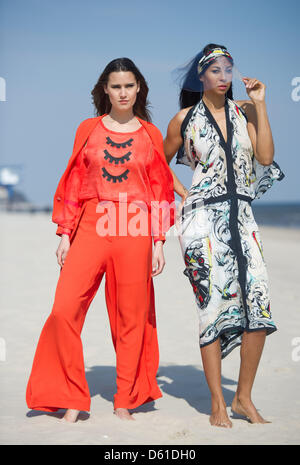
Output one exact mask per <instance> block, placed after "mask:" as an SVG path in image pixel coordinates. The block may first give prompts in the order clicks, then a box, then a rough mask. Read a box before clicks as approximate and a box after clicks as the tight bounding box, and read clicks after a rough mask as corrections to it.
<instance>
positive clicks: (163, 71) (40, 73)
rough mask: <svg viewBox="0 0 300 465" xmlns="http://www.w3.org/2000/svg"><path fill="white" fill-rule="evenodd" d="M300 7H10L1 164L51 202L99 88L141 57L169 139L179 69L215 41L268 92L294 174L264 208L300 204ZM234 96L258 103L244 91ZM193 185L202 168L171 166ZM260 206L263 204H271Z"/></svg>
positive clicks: (93, 0) (73, 0)
mask: <svg viewBox="0 0 300 465" xmlns="http://www.w3.org/2000/svg"><path fill="white" fill-rule="evenodd" d="M299 17H300V2H299V1H298V0H286V1H285V2H282V1H277V0H273V1H270V0H264V1H261V0H260V1H257V0H253V1H251V2H242V1H237V0H232V1H230V0H228V1H227V2H224V1H220V0H215V1H214V2H202V1H201V0H190V1H189V2H183V1H177V0H172V1H169V0H166V1H164V0H160V1H157V0H152V1H151V2H142V1H134V0H133V1H130V0H128V1H120V0H114V1H111V2H108V1H106V2H105V1H102V0H85V1H80V0H1V1H0V77H3V78H4V79H5V81H6V101H0V127H1V137H0V157H1V159H0V163H1V164H5V163H10V164H18V165H22V166H23V168H22V171H21V174H22V182H21V184H20V188H21V189H22V190H23V191H24V193H25V194H26V195H27V196H28V198H29V200H31V201H32V202H34V203H36V204H38V205H45V204H48V205H49V204H50V205H51V204H52V199H53V195H54V192H55V189H56V186H57V183H58V181H59V179H60V176H61V175H62V173H63V171H64V169H65V167H66V164H67V161H68V158H69V157H70V155H71V152H72V147H73V140H74V135H75V130H76V128H77V126H78V124H79V123H80V122H81V121H82V120H83V119H85V118H88V117H91V116H94V108H93V105H92V102H91V94H90V92H91V90H92V88H93V87H94V84H95V83H96V81H97V79H98V76H99V75H100V73H101V72H102V70H103V68H104V67H105V65H106V64H107V63H108V62H109V61H111V60H112V59H114V58H117V57H121V56H127V57H129V58H131V59H132V60H133V61H134V62H135V63H136V65H137V66H138V67H139V68H140V70H141V71H142V73H143V74H144V76H145V78H146V80H147V82H148V84H149V87H150V93H149V100H150V102H151V105H152V107H151V110H152V115H153V122H154V123H155V124H156V125H157V126H158V127H159V128H160V130H161V131H162V133H163V135H164V136H165V133H166V129H167V125H168V122H169V120H170V119H171V118H172V116H173V115H174V114H175V113H176V112H177V111H178V87H177V85H176V83H174V81H173V78H172V73H171V72H172V70H173V69H174V68H176V67H178V66H180V65H182V64H184V63H186V62H187V61H188V60H189V59H190V58H192V57H193V56H194V55H195V54H196V53H197V52H198V51H200V50H201V49H202V48H203V46H205V45H206V44H207V43H209V42H215V43H220V44H223V45H226V46H227V47H228V49H229V51H230V52H231V54H232V55H233V57H234V59H235V63H236V65H237V67H238V69H239V70H240V71H241V73H242V74H243V75H246V76H251V77H256V78H258V79H260V80H261V81H263V82H264V83H265V84H266V85H267V99H266V100H267V108H268V111H269V118H270V122H271V127H272V131H273V137H274V141H275V150H276V154H275V160H276V161H277V162H278V163H279V164H280V166H281V168H282V170H283V171H284V172H285V174H286V178H285V179H284V180H283V181H282V182H280V183H277V185H275V186H274V187H273V188H272V189H271V190H270V191H269V192H268V193H267V194H265V195H264V197H263V199H262V200H263V201H264V202H280V201H285V202H294V201H297V202H299V201H300V189H299V172H300V150H299V130H300V129H299V115H300V100H299V101H294V100H293V99H292V91H293V88H294V87H293V86H292V79H293V78H295V77H299V84H298V85H299V91H297V89H296V90H295V91H294V92H295V93H296V94H297V95H299V97H300V52H299V39H300V34H299V24H298V22H299ZM234 97H235V99H242V98H247V95H246V93H245V91H244V89H243V88H242V86H239V85H238V86H236V88H235V92H234ZM171 166H172V167H173V168H175V172H176V174H177V175H178V176H179V178H180V179H181V180H182V182H183V183H184V184H185V185H186V186H187V187H188V186H189V185H190V182H191V176H192V172H191V171H190V170H189V168H187V167H184V166H182V165H180V166H178V165H177V166H176V165H175V163H174V162H172V165H171ZM262 200H261V202H262Z"/></svg>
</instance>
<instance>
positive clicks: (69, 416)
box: [62, 408, 80, 423]
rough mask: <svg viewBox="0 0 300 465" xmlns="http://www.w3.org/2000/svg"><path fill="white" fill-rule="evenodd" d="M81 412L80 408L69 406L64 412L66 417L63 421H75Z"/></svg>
mask: <svg viewBox="0 0 300 465" xmlns="http://www.w3.org/2000/svg"><path fill="white" fill-rule="evenodd" d="M79 412H80V410H74V409H71V408H68V410H67V411H66V413H65V414H64V417H63V418H62V421H67V422H68V423H75V422H76V420H77V417H78V415H79Z"/></svg>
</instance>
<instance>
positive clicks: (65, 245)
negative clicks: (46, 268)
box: [56, 234, 70, 268]
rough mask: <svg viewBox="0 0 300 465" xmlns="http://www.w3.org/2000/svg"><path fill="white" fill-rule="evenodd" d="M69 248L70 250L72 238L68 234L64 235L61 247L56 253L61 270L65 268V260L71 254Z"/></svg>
mask: <svg viewBox="0 0 300 465" xmlns="http://www.w3.org/2000/svg"><path fill="white" fill-rule="evenodd" d="M69 248H70V238H69V236H68V235H67V234H62V235H61V240H60V243H59V246H58V248H57V251H56V256H57V263H58V264H59V266H60V267H61V268H62V267H63V265H64V263H65V259H66V257H67V253H68V252H69Z"/></svg>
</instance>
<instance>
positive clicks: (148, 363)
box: [26, 58, 174, 422]
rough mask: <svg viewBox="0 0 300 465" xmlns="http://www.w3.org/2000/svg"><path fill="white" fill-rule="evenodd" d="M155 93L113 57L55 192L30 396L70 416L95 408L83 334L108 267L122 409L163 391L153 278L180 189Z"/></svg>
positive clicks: (37, 404) (117, 401)
mask: <svg viewBox="0 0 300 465" xmlns="http://www.w3.org/2000/svg"><path fill="white" fill-rule="evenodd" d="M147 94H148V87H147V84H146V81H145V79H144V77H143V76H142V74H141V73H140V71H139V70H138V68H137V67H136V66H135V64H134V63H133V62H132V61H131V60H129V59H128V58H119V59H116V60H113V61H112V62H111V63H109V64H108V65H107V66H106V68H105V70H104V71H103V73H102V74H101V76H100V78H99V80H98V82H97V84H96V85H95V87H94V89H93V91H92V96H93V102H94V105H95V108H96V112H97V115H98V116H97V117H95V118H89V119H87V120H84V121H83V122H82V123H81V124H80V125H79V127H78V129H77V132H76V136H75V143H74V148H73V153H72V156H71V158H70V160H69V163H68V165H67V168H66V170H65V172H64V174H63V176H62V178H61V180H60V182H59V184H58V187H57V189H56V193H55V196H54V208H53V215H52V219H53V221H54V222H55V223H57V224H58V227H57V231H56V234H57V235H59V236H61V241H60V244H59V247H58V249H57V252H56V254H57V260H58V263H59V265H60V267H61V270H60V276H59V280H58V283H57V288H56V293H55V300H54V304H53V308H52V312H51V314H50V316H49V317H48V319H47V321H46V323H45V325H44V327H43V330H42V333H41V336H40V339H39V342H38V346H37V350H36V353H35V357H34V361H33V367H32V371H31V375H30V378H29V382H28V386H27V392H26V400H27V405H28V407H29V408H32V409H36V410H42V411H49V412H53V411H56V410H58V409H60V408H64V409H67V411H66V413H65V415H64V420H66V421H70V422H75V421H76V419H77V417H78V414H79V412H80V411H81V410H85V411H89V410H90V402H91V399H90V394H89V389H88V385H87V381H86V378H85V372H84V360H83V352H82V343H81V337H80V335H81V331H82V327H83V324H84V320H85V316H86V313H87V311H88V308H89V306H90V304H91V302H92V300H93V298H94V296H95V294H96V292H97V290H98V288H99V286H100V283H101V280H102V278H103V276H104V274H105V275H106V282H105V297H106V303H107V309H108V314H109V321H110V327H111V333H112V339H113V344H114V347H115V351H116V369H117V380H116V382H117V392H116V394H115V396H114V413H115V414H116V415H117V416H118V417H119V418H121V419H133V417H132V415H131V413H130V412H129V409H134V408H136V407H138V406H140V405H142V404H144V403H146V402H150V401H153V400H155V399H158V398H159V397H161V392H160V389H159V387H158V385H157V381H156V372H157V369H158V356H159V353H158V342H157V332H156V320H155V306H154V290H153V282H152V278H153V277H154V276H157V275H158V274H159V273H161V272H162V270H163V267H164V264H165V261H164V254H163V243H164V241H165V235H164V233H165V232H166V231H167V230H168V228H169V227H170V226H171V225H172V224H173V222H174V205H172V204H173V201H174V193H173V178H172V174H171V172H170V170H169V167H168V165H167V163H166V160H165V157H164V153H163V139H162V136H161V133H160V131H159V130H158V129H157V128H156V127H155V126H154V125H153V124H152V123H151V122H150V115H149V112H148V110H147ZM162 201H164V202H162ZM161 202H162V203H163V206H161ZM168 205H170V206H171V207H173V208H171V209H169V208H168ZM152 236H153V241H154V249H153V251H152V240H151V239H152Z"/></svg>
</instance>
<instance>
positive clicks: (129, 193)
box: [52, 115, 175, 242]
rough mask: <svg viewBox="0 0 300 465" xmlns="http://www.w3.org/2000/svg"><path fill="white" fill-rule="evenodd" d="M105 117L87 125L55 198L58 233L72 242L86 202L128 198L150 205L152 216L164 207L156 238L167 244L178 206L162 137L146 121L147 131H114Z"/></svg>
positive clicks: (80, 131)
mask: <svg viewBox="0 0 300 465" xmlns="http://www.w3.org/2000/svg"><path fill="white" fill-rule="evenodd" d="M103 116H105V115H103ZM103 116H100V117H97V118H89V119H88V120H85V121H83V123H81V125H80V126H79V128H78V130H77V133H76V136H75V142H74V148H73V154H72V156H71V158H70V160H69V163H68V166H67V169H66V171H65V173H64V174H63V176H62V178H61V180H60V182H59V185H58V187H57V190H56V193H55V196H54V207H53V214H52V220H53V222H55V223H57V224H58V228H57V231H56V234H57V235H59V236H60V235H61V234H69V235H70V236H71V237H72V232H73V231H74V230H75V228H76V223H77V221H78V219H79V216H80V215H79V213H80V209H81V206H82V204H83V201H84V200H85V199H89V198H93V197H98V199H99V201H101V200H113V201H119V200H120V198H123V199H126V202H127V203H129V202H132V201H142V202H145V203H146V204H147V205H148V207H149V208H150V209H151V211H152V214H153V209H155V208H158V207H157V203H160V207H159V208H160V210H159V211H157V213H156V212H155V211H154V215H153V216H154V217H155V215H156V216H157V218H158V223H159V227H158V230H156V231H154V232H152V234H153V239H154V242H156V241H157V240H162V241H164V240H165V232H166V231H167V230H168V229H169V227H171V226H172V225H173V224H174V218H175V202H174V191H173V176H172V174H171V171H170V169H169V166H168V164H167V163H166V160H165V156H164V153H163V138H162V135H161V133H160V131H159V130H158V129H157V128H156V127H155V126H154V125H153V124H151V123H147V122H145V121H143V120H141V119H139V121H140V123H141V124H142V126H141V127H140V128H139V129H138V130H136V131H133V132H130V133H128V132H127V133H120V132H115V131H111V130H109V129H108V128H106V127H105V125H104V123H103V121H102V118H103ZM79 139H80V141H79ZM120 194H121V195H122V197H120ZM161 202H163V203H161Z"/></svg>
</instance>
